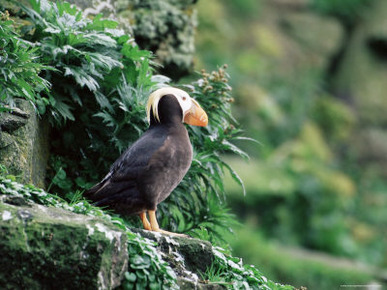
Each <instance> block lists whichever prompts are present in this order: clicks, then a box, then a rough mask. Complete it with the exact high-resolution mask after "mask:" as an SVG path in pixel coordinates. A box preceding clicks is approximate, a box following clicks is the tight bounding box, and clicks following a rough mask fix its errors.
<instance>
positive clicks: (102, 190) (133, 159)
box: [84, 130, 167, 207]
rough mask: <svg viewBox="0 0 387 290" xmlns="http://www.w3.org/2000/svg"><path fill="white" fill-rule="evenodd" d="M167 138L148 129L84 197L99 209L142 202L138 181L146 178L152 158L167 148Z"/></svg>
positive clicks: (161, 133) (158, 132)
mask: <svg viewBox="0 0 387 290" xmlns="http://www.w3.org/2000/svg"><path fill="white" fill-rule="evenodd" d="M166 138H167V136H166V134H163V132H160V131H155V130H148V131H147V132H146V133H145V134H144V135H143V136H142V137H141V138H140V139H138V140H137V141H136V142H135V143H133V145H132V146H131V147H130V148H128V149H127V150H126V151H125V152H124V153H123V154H122V155H121V156H120V157H119V158H118V159H117V160H116V161H115V162H114V164H113V165H112V166H111V168H110V171H109V173H108V174H107V175H106V176H105V177H104V178H103V179H102V181H101V182H99V183H98V184H96V185H95V186H93V187H92V188H91V189H89V190H88V191H86V192H85V194H84V196H85V197H86V198H87V199H90V200H92V201H94V202H95V203H96V205H98V206H112V205H114V204H116V203H117V202H118V201H120V202H122V201H125V200H126V201H128V202H129V201H130V203H135V202H140V199H141V196H140V192H139V188H138V178H139V177H141V176H143V175H144V173H145V172H146V170H147V168H148V167H149V166H148V165H149V162H150V159H151V157H152V156H153V155H154V153H155V152H157V151H158V150H159V149H160V148H161V147H162V146H163V145H164V142H165V140H166ZM130 207H132V206H130Z"/></svg>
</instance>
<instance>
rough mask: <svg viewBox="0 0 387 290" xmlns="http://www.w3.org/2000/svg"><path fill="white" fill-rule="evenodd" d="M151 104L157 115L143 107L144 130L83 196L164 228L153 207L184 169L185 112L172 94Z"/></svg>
mask: <svg viewBox="0 0 387 290" xmlns="http://www.w3.org/2000/svg"><path fill="white" fill-rule="evenodd" d="M172 89H173V88H172ZM174 90H177V89H173V90H172V92H175V91H174ZM164 91H165V89H164ZM178 91H180V90H178ZM182 92H183V91H182ZM162 93H163V92H162ZM184 94H186V93H185V92H184ZM187 96H188V95H187ZM188 97H189V96H188ZM184 100H185V98H184ZM195 104H197V103H196V102H195ZM157 105H158V110H157V114H158V116H155V115H154V110H152V109H150V110H149V114H150V115H149V121H150V126H149V129H148V130H147V131H146V132H145V133H144V134H143V135H142V136H141V137H140V138H139V139H138V140H137V141H136V142H135V143H133V145H132V146H131V147H130V148H128V149H127V150H126V151H125V152H124V153H123V154H122V155H121V156H120V157H119V158H118V159H117V160H116V161H115V162H114V164H113V165H112V166H111V168H110V171H109V173H108V174H107V175H106V176H105V178H104V179H103V180H102V181H101V182H100V183H98V184H97V185H95V186H94V187H92V188H91V189H89V190H88V191H87V192H86V193H85V197H86V198H87V199H90V200H92V201H93V202H95V204H96V205H97V206H104V207H107V208H110V209H112V210H114V211H115V212H117V213H119V214H122V215H133V214H138V215H140V218H141V220H142V221H143V224H144V227H145V228H146V229H149V230H155V231H161V232H165V231H162V230H160V229H159V228H158V224H157V220H156V218H155V211H156V209H157V205H158V204H159V203H160V202H162V201H163V200H164V199H166V198H167V197H168V196H169V195H170V193H171V192H172V191H173V189H174V188H175V187H176V186H177V185H178V184H179V183H180V181H181V180H182V179H183V177H184V175H185V174H186V173H187V171H188V169H189V167H190V165H191V161H192V146H191V143H190V140H189V136H188V132H187V129H186V128H185V126H184V124H183V122H182V121H183V119H184V114H186V112H183V109H182V106H181V104H180V102H179V100H178V97H177V96H176V94H175V95H173V94H166V95H161V96H160V98H159V100H158V102H157ZM199 108H200V107H199ZM200 110H202V109H201V108H200ZM202 112H204V111H202ZM205 117H206V118H207V116H205ZM205 121H206V122H207V119H206V120H205ZM206 122H205V124H207V123H206ZM146 212H148V214H149V217H150V223H149V222H148V220H147V218H146ZM151 215H152V216H151ZM166 233H169V232H166Z"/></svg>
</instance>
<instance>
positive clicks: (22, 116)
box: [0, 99, 49, 187]
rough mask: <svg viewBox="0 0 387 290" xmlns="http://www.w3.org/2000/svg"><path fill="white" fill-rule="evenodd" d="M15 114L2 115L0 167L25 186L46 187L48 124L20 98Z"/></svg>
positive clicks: (0, 124)
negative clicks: (2, 166)
mask: <svg viewBox="0 0 387 290" xmlns="http://www.w3.org/2000/svg"><path fill="white" fill-rule="evenodd" d="M16 106H17V108H16V109H14V110H13V111H12V112H8V113H6V112H2V113H1V114H0V164H2V165H4V166H6V168H7V169H8V170H9V171H10V172H12V174H13V175H16V176H20V179H21V181H23V182H24V183H33V184H35V185H37V186H41V187H43V186H44V177H45V171H46V164H47V159H48V155H49V145H48V124H47V123H45V122H44V121H43V120H42V119H40V118H39V117H38V116H37V115H36V112H35V109H34V108H33V107H32V105H31V104H30V102H28V101H26V100H23V99H19V100H18V102H17V103H16Z"/></svg>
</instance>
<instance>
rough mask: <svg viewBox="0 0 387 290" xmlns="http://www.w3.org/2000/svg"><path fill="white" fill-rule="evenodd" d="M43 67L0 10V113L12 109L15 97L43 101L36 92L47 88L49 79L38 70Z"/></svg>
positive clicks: (38, 102)
mask: <svg viewBox="0 0 387 290" xmlns="http://www.w3.org/2000/svg"><path fill="white" fill-rule="evenodd" d="M47 69H51V68H50V67H48V66H46V65H43V64H42V63H41V62H40V61H39V51H38V47H35V46H34V45H33V44H32V43H30V42H27V41H25V40H23V39H21V38H20V36H19V35H18V34H17V33H16V32H15V29H14V22H13V21H12V20H10V18H9V15H8V14H7V11H6V12H5V13H3V12H0V112H1V111H4V110H9V109H10V108H12V107H13V106H14V105H15V99H16V98H25V99H27V100H29V101H30V102H31V103H32V104H34V105H38V104H40V103H44V102H45V101H46V99H45V98H43V97H42V96H41V94H40V93H41V92H42V91H47V90H48V88H49V82H48V81H47V80H45V79H43V78H42V77H40V76H39V73H40V72H41V71H42V70H47ZM38 109H39V110H40V109H41V108H40V107H39V105H38Z"/></svg>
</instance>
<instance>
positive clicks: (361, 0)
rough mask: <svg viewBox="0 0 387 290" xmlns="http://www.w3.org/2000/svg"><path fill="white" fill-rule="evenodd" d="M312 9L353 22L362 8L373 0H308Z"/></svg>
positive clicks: (349, 22) (346, 21)
mask: <svg viewBox="0 0 387 290" xmlns="http://www.w3.org/2000/svg"><path fill="white" fill-rule="evenodd" d="M310 1H311V5H312V7H313V8H314V9H316V10H317V11H319V12H320V13H324V14H329V15H333V16H336V17H338V18H339V19H341V20H342V21H344V22H345V23H348V24H353V23H355V21H356V19H357V18H358V17H359V15H360V14H361V12H362V11H364V8H366V7H367V6H368V5H370V4H371V2H372V1H373V0H310Z"/></svg>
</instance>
